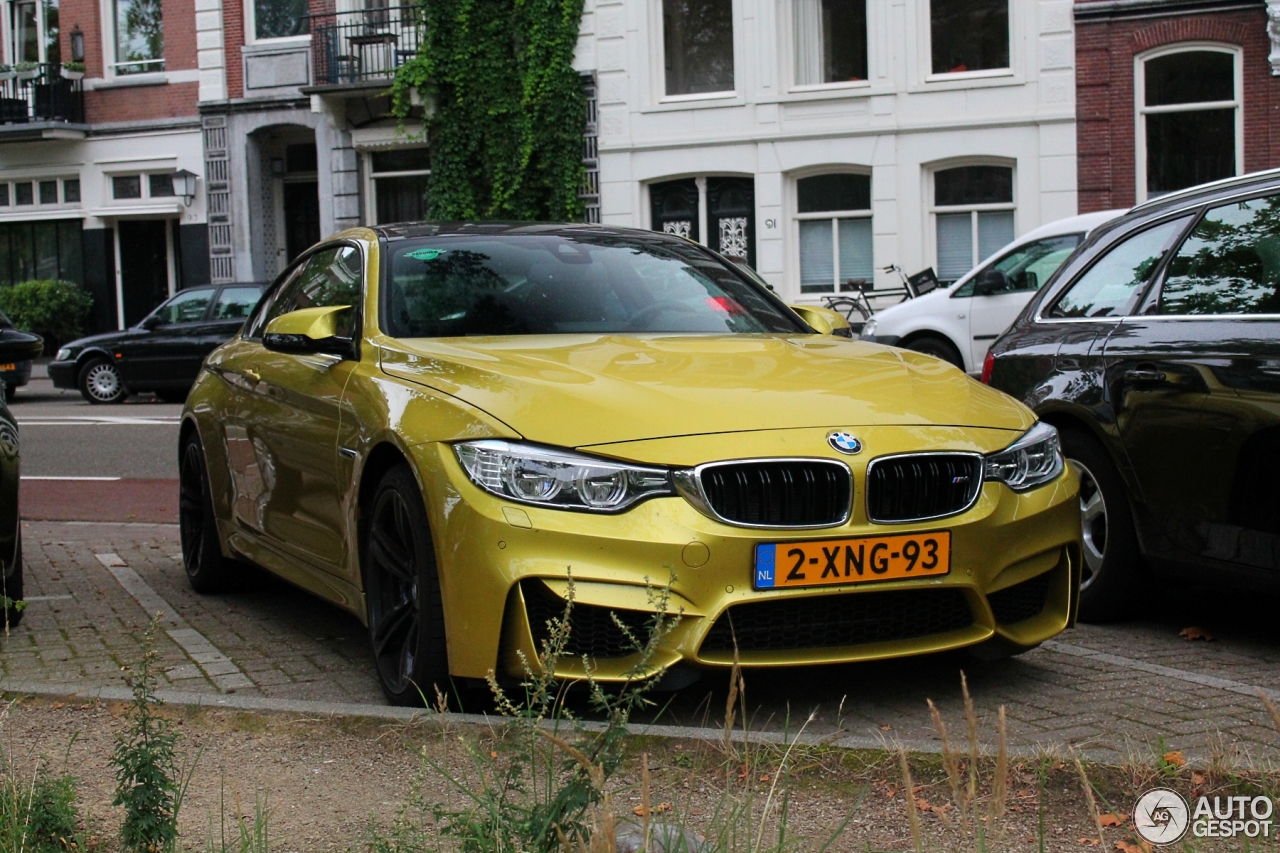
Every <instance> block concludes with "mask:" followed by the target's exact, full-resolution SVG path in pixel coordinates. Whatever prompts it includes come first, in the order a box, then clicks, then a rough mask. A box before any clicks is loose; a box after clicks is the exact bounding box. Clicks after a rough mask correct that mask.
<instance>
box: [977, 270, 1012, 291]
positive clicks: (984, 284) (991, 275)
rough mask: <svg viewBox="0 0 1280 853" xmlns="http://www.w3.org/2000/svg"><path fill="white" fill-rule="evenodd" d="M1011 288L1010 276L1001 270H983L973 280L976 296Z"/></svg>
mask: <svg viewBox="0 0 1280 853" xmlns="http://www.w3.org/2000/svg"><path fill="white" fill-rule="evenodd" d="M1007 290H1009V276H1007V275H1005V274H1004V273H1003V272H1001V271H1000V270H983V271H982V272H980V273H978V277H977V278H975V279H974V281H973V295H974V296H990V295H991V294H993V293H1004V292H1005V291H1007Z"/></svg>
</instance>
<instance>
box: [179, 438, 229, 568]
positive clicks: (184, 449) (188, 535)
mask: <svg viewBox="0 0 1280 853" xmlns="http://www.w3.org/2000/svg"><path fill="white" fill-rule="evenodd" d="M178 535H179V538H180V539H181V541H182V567H183V568H184V569H185V570H186V572H187V581H188V582H189V583H190V584H191V588H192V589H194V590H195V591H196V592H200V593H211V592H224V591H226V590H228V589H234V588H235V587H236V586H237V585H238V584H239V582H240V581H241V580H242V571H241V570H240V568H241V567H240V566H239V565H238V564H237V563H236V562H235V561H233V560H229V559H227V558H226V557H224V556H223V555H222V543H221V540H220V539H219V536H218V521H217V517H216V516H215V515H214V512H213V493H212V492H211V491H210V490H209V475H208V468H207V466H206V465H205V458H204V446H203V445H202V444H201V443H200V436H199V435H197V434H196V433H195V432H194V431H192V432H191V433H190V434H189V435H188V436H187V437H186V438H185V439H183V442H182V446H181V450H180V451H179V456H178Z"/></svg>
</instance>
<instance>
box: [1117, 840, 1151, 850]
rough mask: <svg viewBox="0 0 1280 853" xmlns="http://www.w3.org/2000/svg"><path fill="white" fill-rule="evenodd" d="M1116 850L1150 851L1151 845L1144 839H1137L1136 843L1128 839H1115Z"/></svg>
mask: <svg viewBox="0 0 1280 853" xmlns="http://www.w3.org/2000/svg"><path fill="white" fill-rule="evenodd" d="M1115 849H1116V850H1119V851H1120V853H1151V845H1150V844H1148V843H1147V842H1145V841H1142V840H1139V841H1138V843H1137V844H1132V843H1130V842H1128V841H1117V842H1116V846H1115Z"/></svg>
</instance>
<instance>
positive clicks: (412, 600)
mask: <svg viewBox="0 0 1280 853" xmlns="http://www.w3.org/2000/svg"><path fill="white" fill-rule="evenodd" d="M364 538H365V541H364V554H363V559H362V563H363V566H364V582H365V600H366V603H367V605H368V616H369V637H370V639H371V641H372V643H373V657H374V660H375V662H376V663H377V668H378V681H379V682H380V683H381V684H382V692H383V693H384V694H386V697H387V701H389V702H391V703H392V704H393V705H414V706H418V707H421V706H422V705H423V704H424V702H425V703H427V704H434V703H435V698H436V689H437V688H438V689H439V690H440V692H441V693H442V694H444V695H448V693H449V683H448V682H449V661H448V655H447V653H446V649H445V636H444V610H443V606H442V604H441V600H440V582H439V576H438V575H437V573H436V558H435V549H434V548H433V547H432V542H431V533H430V528H429V524H428V521H427V513H426V509H425V508H424V506H423V503H422V492H421V490H420V489H419V487H418V481H417V480H416V479H414V476H413V474H412V472H410V470H409V469H408V468H407V467H405V466H403V465H401V466H397V467H395V468H392V469H391V470H390V471H388V472H387V473H386V475H384V476H383V478H382V481H381V482H380V483H379V484H378V488H377V491H376V492H375V493H374V496H373V501H372V507H371V509H370V512H369V520H368V528H367V531H366V535H365V537H364Z"/></svg>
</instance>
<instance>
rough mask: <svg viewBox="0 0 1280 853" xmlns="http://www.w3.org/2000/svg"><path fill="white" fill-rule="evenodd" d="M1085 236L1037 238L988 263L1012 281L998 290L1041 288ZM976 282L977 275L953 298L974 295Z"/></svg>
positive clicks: (1005, 291)
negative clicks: (992, 262)
mask: <svg viewBox="0 0 1280 853" xmlns="http://www.w3.org/2000/svg"><path fill="white" fill-rule="evenodd" d="M1083 238H1084V235H1083V234H1063V235H1061V236H1059V237H1046V238H1045V239H1043V240H1036V241H1035V242H1034V243H1027V244H1026V245H1023V246H1019V247H1018V248H1016V249H1014V250H1013V251H1012V252H1010V253H1009V254H1007V255H1005V256H1004V257H1003V258H1000V259H999V260H998V261H996V262H995V263H994V264H991V266H990V267H988V269H992V270H997V271H999V272H1002V273H1004V275H1005V278H1006V280H1007V281H1008V286H1007V287H1005V288H1004V289H1003V290H1000V291H998V292H999V293H1016V292H1019V291H1031V290H1039V289H1040V285H1042V284H1044V283H1045V282H1046V281H1048V280H1049V277H1050V276H1052V275H1053V274H1054V273H1055V272H1057V271H1058V267H1060V266H1062V262H1063V261H1065V260H1066V259H1067V258H1068V257H1069V256H1070V255H1071V253H1072V252H1074V251H1075V248H1076V246H1079V245H1080V241H1081V240H1082V239H1083ZM976 283H977V276H974V277H973V278H972V279H970V280H969V281H967V282H966V283H965V284H964V286H963V287H959V288H957V289H956V292H955V293H953V294H952V298H953V299H958V298H960V297H963V296H973V290H974V285H975V284H976Z"/></svg>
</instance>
